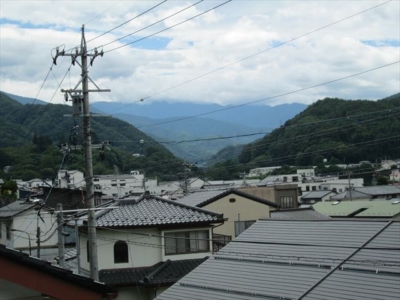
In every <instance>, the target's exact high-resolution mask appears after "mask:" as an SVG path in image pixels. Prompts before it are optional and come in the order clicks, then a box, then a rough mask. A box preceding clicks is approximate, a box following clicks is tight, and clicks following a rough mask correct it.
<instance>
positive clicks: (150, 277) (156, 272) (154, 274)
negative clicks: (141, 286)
mask: <svg viewBox="0 0 400 300" xmlns="http://www.w3.org/2000/svg"><path fill="white" fill-rule="evenodd" d="M170 264H171V260H170V259H168V260H167V261H165V262H164V263H163V264H162V265H161V266H159V267H158V268H157V269H155V270H154V271H153V272H151V273H150V274H149V275H147V276H145V277H144V278H143V282H145V283H148V282H150V281H151V280H152V279H153V278H154V277H155V276H156V275H157V274H158V273H160V272H161V271H162V270H164V269H165V268H166V267H167V266H169V265H170Z"/></svg>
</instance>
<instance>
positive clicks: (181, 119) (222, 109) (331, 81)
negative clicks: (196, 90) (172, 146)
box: [119, 61, 400, 129]
mask: <svg viewBox="0 0 400 300" xmlns="http://www.w3.org/2000/svg"><path fill="white" fill-rule="evenodd" d="M399 62H400V61H395V62H392V63H389V64H385V65H382V66H379V67H375V68H372V69H369V70H365V71H361V72H358V73H355V74H351V75H348V76H344V77H341V78H337V79H333V80H329V81H325V82H322V83H318V84H315V85H312V86H308V87H305V88H300V89H297V90H293V91H290V92H285V93H281V94H278V95H275V96H271V97H266V98H262V99H259V100H254V101H250V102H246V103H242V104H238V105H232V106H229V107H224V108H221V109H217V110H213V111H209V112H206V113H201V114H197V115H192V116H188V117H183V118H179V119H174V120H169V121H164V122H159V123H153V124H148V125H143V126H139V127H136V128H138V129H140V128H144V127H151V126H157V125H162V124H168V123H173V122H178V121H183V120H188V119H192V118H196V117H200V116H205V115H210V114H214V113H217V112H221V111H225V110H229V109H234V108H238V107H242V106H246V105H250V104H254V103H259V102H263V101H266V100H271V99H275V98H279V97H283V96H288V95H292V94H295V93H299V92H304V91H306V90H310V89H313V88H316V87H320V86H324V85H327V84H331V83H335V82H339V81H342V80H345V79H349V78H352V77H356V76H359V75H363V74H366V73H369V72H373V71H376V70H379V69H383V68H386V67H390V66H392V65H395V64H398V63H399ZM128 105H129V104H128ZM128 105H125V106H122V107H120V108H119V109H121V108H124V107H126V106H128Z"/></svg>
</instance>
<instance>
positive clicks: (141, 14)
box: [87, 0, 167, 43]
mask: <svg viewBox="0 0 400 300" xmlns="http://www.w3.org/2000/svg"><path fill="white" fill-rule="evenodd" d="M165 2H167V0H164V1H162V2H160V3H158V4H156V5H155V6H153V7H151V8H149V9H148V10H146V11H144V12H142V13H140V14H138V15H137V16H135V17H133V18H131V19H129V20H127V21H125V22H124V23H122V24H120V25H118V26H116V27H114V28H112V29H110V30H108V31H106V32H104V33H102V34H100V35H98V36H96V37H94V38H92V39H90V40H88V41H87V43H89V42H91V41H94V40H95V39H98V38H99V37H101V36H103V35H105V34H107V33H110V32H111V31H114V30H115V29H117V28H120V27H122V26H124V25H125V24H127V23H129V22H131V21H133V20H135V19H137V18H139V17H140V16H143V15H144V14H146V13H148V12H149V11H151V10H153V9H155V8H156V7H158V6H160V5H161V4H163V3H165Z"/></svg>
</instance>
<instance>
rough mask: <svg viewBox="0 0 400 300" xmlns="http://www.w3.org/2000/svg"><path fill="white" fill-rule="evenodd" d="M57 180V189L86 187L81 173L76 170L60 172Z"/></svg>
mask: <svg viewBox="0 0 400 300" xmlns="http://www.w3.org/2000/svg"><path fill="white" fill-rule="evenodd" d="M57 178H58V179H57V187H59V188H63V189H79V188H81V187H84V186H85V185H86V181H85V178H84V177H83V173H82V172H81V171H78V170H71V171H69V170H60V171H58V176H57Z"/></svg>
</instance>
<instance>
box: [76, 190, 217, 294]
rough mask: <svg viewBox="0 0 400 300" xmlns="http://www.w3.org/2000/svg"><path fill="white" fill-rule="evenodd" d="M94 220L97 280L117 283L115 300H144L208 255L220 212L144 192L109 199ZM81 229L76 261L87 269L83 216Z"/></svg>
mask: <svg viewBox="0 0 400 300" xmlns="http://www.w3.org/2000/svg"><path fill="white" fill-rule="evenodd" d="M103 207H104V208H107V206H106V205H103ZM96 222H97V227H98V230H97V246H98V262H99V265H98V269H99V280H100V281H101V282H104V283H106V284H108V285H111V286H113V287H115V288H117V289H118V291H119V297H118V299H144V300H145V299H153V298H154V297H155V294H156V293H157V294H159V293H161V292H162V291H164V290H165V289H166V288H167V287H169V286H170V285H171V284H173V283H174V282H176V281H177V280H178V279H179V278H181V277H182V276H184V275H186V274H187V273H188V272H189V271H191V270H193V268H195V267H197V266H198V265H199V264H201V263H202V262H203V261H204V260H205V258H206V257H208V256H211V255H212V253H213V243H212V236H213V227H214V226H218V225H221V224H223V223H224V216H223V214H220V213H215V212H210V211H207V210H205V209H202V208H198V207H193V206H189V205H185V204H182V203H179V202H176V201H172V200H167V199H164V198H160V197H157V196H153V195H151V194H150V193H145V194H144V195H143V196H141V197H139V198H137V199H133V198H131V199H129V198H128V199H122V200H118V201H116V202H115V203H111V204H110V206H109V209H105V210H102V211H98V212H97V213H96ZM71 225H73V224H71ZM79 231H80V239H79V240H80V243H79V244H80V247H79V249H80V253H81V255H80V258H79V259H80V266H81V269H82V270H83V273H88V272H89V270H90V255H89V251H88V249H89V242H88V235H87V221H86V216H81V220H80V221H79Z"/></svg>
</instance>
